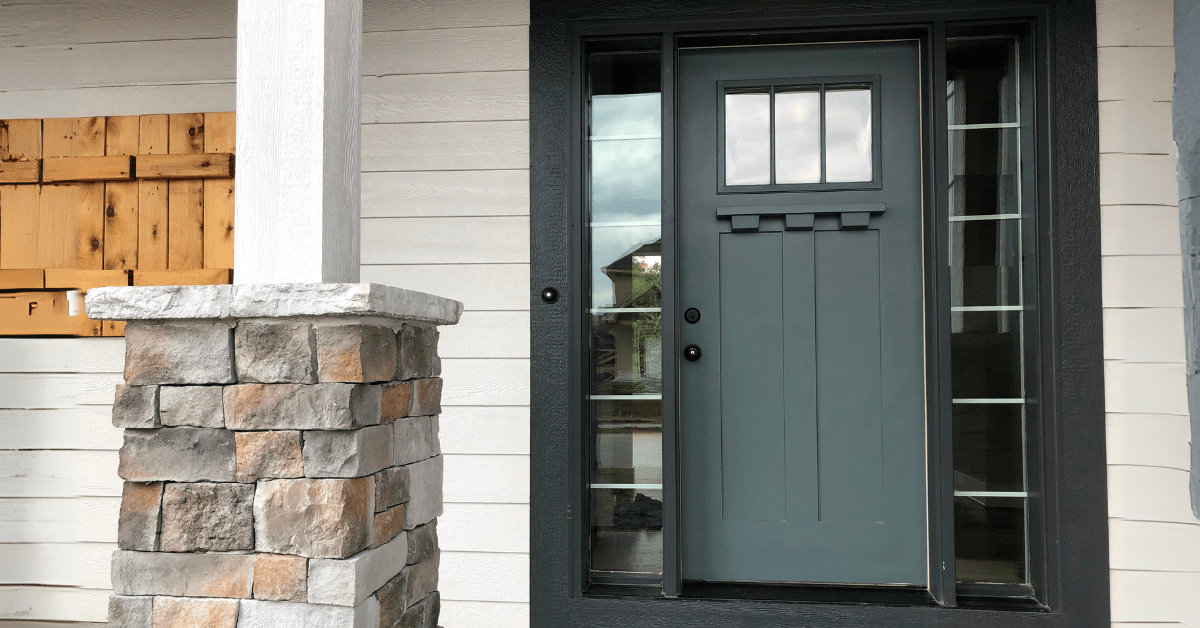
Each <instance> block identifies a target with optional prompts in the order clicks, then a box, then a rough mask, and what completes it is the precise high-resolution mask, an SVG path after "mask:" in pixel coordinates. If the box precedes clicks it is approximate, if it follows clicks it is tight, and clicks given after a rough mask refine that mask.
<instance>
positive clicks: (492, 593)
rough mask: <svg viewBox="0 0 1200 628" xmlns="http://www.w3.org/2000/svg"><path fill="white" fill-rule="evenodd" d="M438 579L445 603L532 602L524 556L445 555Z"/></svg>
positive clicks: (527, 565) (475, 553) (467, 553)
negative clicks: (449, 601) (471, 601)
mask: <svg viewBox="0 0 1200 628" xmlns="http://www.w3.org/2000/svg"><path fill="white" fill-rule="evenodd" d="M439 576H440V577H439V579H438V589H439V590H440V591H441V594H442V599H443V600H476V601H489V602H528V601H529V557H528V556H525V555H524V554H486V553H482V552H442V562H441V573H440V574H439ZM444 625H445V626H446V628H458V627H457V626H454V625H453V624H448V623H445V624H444Z"/></svg>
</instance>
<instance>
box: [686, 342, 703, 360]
mask: <svg viewBox="0 0 1200 628" xmlns="http://www.w3.org/2000/svg"><path fill="white" fill-rule="evenodd" d="M703 354H704V352H703V351H701V350H700V347H698V346H696V345H688V346H686V347H684V348H683V357H684V359H686V360H687V361H688V362H695V361H696V360H699V359H700V356H701V355H703Z"/></svg>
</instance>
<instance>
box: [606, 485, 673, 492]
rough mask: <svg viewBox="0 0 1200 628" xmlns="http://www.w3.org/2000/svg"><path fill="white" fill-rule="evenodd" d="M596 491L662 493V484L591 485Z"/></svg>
mask: <svg viewBox="0 0 1200 628" xmlns="http://www.w3.org/2000/svg"><path fill="white" fill-rule="evenodd" d="M589 486H591V488H595V489H605V488H610V489H641V490H643V491H661V490H662V487H663V485H662V484H591V485H589Z"/></svg>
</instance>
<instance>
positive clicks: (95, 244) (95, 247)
mask: <svg viewBox="0 0 1200 628" xmlns="http://www.w3.org/2000/svg"><path fill="white" fill-rule="evenodd" d="M92 250H93V251H99V250H100V240H98V239H96V238H92Z"/></svg>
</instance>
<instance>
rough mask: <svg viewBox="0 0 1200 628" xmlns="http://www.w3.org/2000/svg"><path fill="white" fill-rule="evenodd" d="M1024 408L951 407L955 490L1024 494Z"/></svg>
mask: <svg viewBox="0 0 1200 628" xmlns="http://www.w3.org/2000/svg"><path fill="white" fill-rule="evenodd" d="M1024 413H1025V407H1024V405H1023V404H1022V405H1018V404H1007V403H957V404H954V490H955V491H956V492H960V493H962V492H966V493H980V492H1021V491H1024V490H1025V465H1024V462H1025V456H1024V453H1023V452H1024V440H1025V436H1024V434H1023V432H1022V427H1023V422H1024V418H1025V414H1024Z"/></svg>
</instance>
